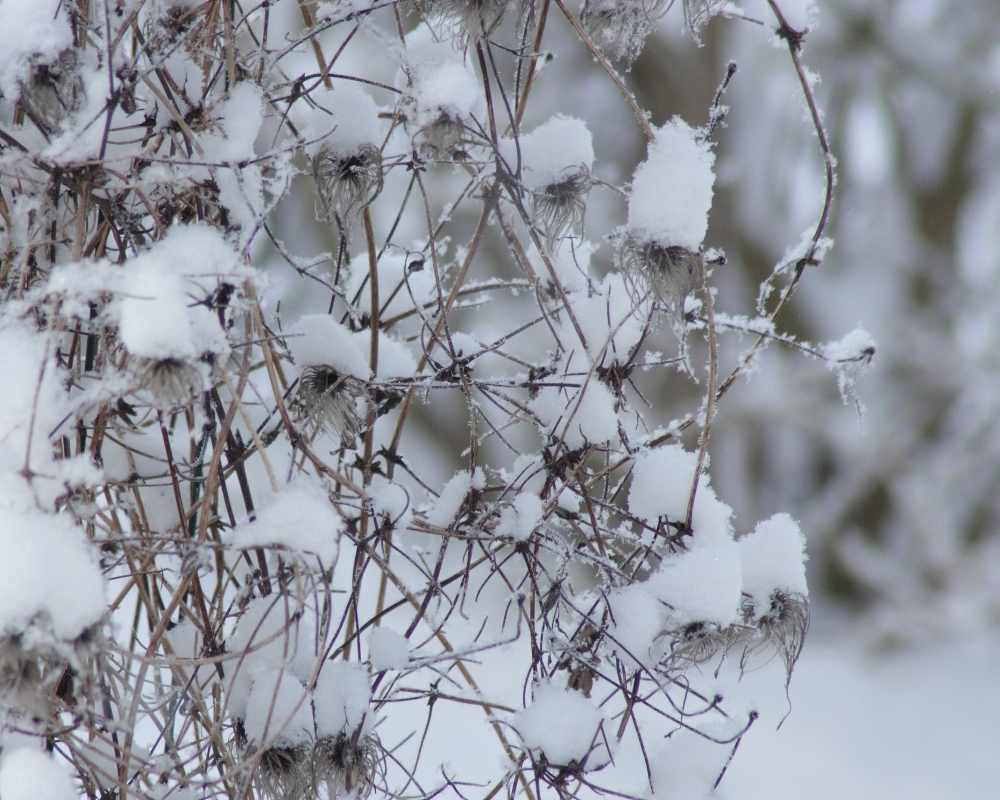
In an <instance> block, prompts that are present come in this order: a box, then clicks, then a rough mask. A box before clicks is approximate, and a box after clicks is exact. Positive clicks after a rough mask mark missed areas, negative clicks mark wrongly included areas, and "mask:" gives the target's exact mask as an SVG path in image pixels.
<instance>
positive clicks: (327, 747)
mask: <svg viewBox="0 0 1000 800" xmlns="http://www.w3.org/2000/svg"><path fill="white" fill-rule="evenodd" d="M312 755H313V775H314V780H315V781H316V788H318V787H319V785H320V784H321V783H326V791H327V796H328V797H331V798H334V797H342V796H344V795H350V796H352V797H355V798H357V800H364V799H365V798H366V797H368V795H369V794H371V791H372V789H373V788H374V787H375V782H376V780H377V779H378V777H379V776H380V775H381V774H382V772H383V771H384V758H383V754H382V743H381V742H380V741H379V738H378V736H376V735H375V734H373V733H372V734H368V735H367V736H360V735H359V734H358V733H355V734H353V735H352V734H347V733H340V734H338V735H337V736H324V737H321V738H319V739H317V740H316V744H315V746H314V747H313V754H312Z"/></svg>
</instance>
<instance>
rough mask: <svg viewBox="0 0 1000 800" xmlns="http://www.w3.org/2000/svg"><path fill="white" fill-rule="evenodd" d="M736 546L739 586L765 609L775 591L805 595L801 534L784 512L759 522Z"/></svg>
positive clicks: (759, 609) (795, 524) (806, 593)
mask: <svg viewBox="0 0 1000 800" xmlns="http://www.w3.org/2000/svg"><path fill="white" fill-rule="evenodd" d="M736 546H737V547H738V548H739V553H740V560H741V562H742V563H743V589H744V591H745V592H746V593H747V594H749V595H750V596H751V597H753V598H754V602H755V605H756V607H757V610H758V612H761V611H766V610H767V608H768V607H769V605H770V598H771V595H772V594H773V593H774V592H775V591H782V592H784V593H785V594H801V595H804V596H808V595H809V589H808V587H807V586H806V567H805V561H806V554H805V546H806V542H805V537H804V536H803V535H802V531H800V530H799V526H798V524H797V523H796V522H795V520H793V519H792V518H791V517H790V516H789V515H788V514H775V515H774V516H773V517H771V518H770V519H768V520H765V521H764V522H761V523H760V524H758V525H757V527H756V528H755V529H754V532H753V533H751V534H748V535H747V536H744V537H742V538H741V539H740V540H739V541H738V542H737V543H736Z"/></svg>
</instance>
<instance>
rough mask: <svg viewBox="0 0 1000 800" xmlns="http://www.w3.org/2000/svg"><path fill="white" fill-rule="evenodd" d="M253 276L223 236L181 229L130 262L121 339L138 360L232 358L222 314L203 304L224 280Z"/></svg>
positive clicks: (173, 230) (208, 230) (189, 227)
mask: <svg viewBox="0 0 1000 800" xmlns="http://www.w3.org/2000/svg"><path fill="white" fill-rule="evenodd" d="M248 274H249V273H248V272H247V271H246V270H245V269H244V268H243V267H242V264H241V262H240V259H239V256H238V255H237V254H236V252H235V251H234V250H233V249H232V248H231V247H230V246H229V244H227V243H226V241H225V239H223V237H222V234H221V233H220V232H219V231H218V230H217V229H214V228H210V227H208V226H207V225H197V224H192V225H175V226H174V227H172V228H171V229H170V230H169V231H167V235H166V236H165V237H164V238H163V239H162V240H161V241H159V242H157V243H156V244H154V245H153V246H152V247H151V248H149V249H148V250H146V251H143V252H141V253H140V254H139V255H137V256H136V257H134V258H132V259H131V260H130V262H129V269H128V271H127V272H126V273H125V275H124V277H123V279H122V283H121V289H120V290H121V292H122V294H123V295H124V298H123V299H122V301H121V305H120V309H119V314H120V321H119V326H120V330H119V335H120V337H121V340H122V342H123V343H124V344H125V346H126V347H127V348H128V350H129V352H130V353H131V354H132V355H134V356H140V357H143V358H153V359H165V358H178V359H191V358H195V357H197V356H200V355H201V354H202V353H206V352H212V353H226V352H228V347H229V345H228V341H227V338H226V332H225V331H224V330H223V329H222V326H221V325H219V318H218V314H217V312H216V311H215V310H214V309H211V308H209V307H208V303H206V302H203V301H207V300H209V299H210V298H211V296H212V295H213V294H214V292H215V291H216V290H217V288H218V284H219V282H220V280H222V279H228V280H229V281H230V282H233V281H239V282H242V280H243V279H244V278H245V277H246V276H247V275H248Z"/></svg>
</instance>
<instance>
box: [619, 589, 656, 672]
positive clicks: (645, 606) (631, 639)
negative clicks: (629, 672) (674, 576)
mask: <svg viewBox="0 0 1000 800" xmlns="http://www.w3.org/2000/svg"><path fill="white" fill-rule="evenodd" d="M608 605H609V606H610V609H611V616H612V619H613V621H614V622H613V625H612V626H611V631H610V633H611V637H612V642H613V645H614V648H615V650H616V652H617V653H618V655H619V657H620V658H621V659H622V661H623V662H624V663H625V665H626V666H627V667H628V668H630V669H635V668H636V667H638V666H644V667H652V666H653V665H654V664H657V663H658V662H659V661H660V659H662V658H663V656H664V655H666V652H667V648H668V647H669V640H668V639H667V638H666V637H664V636H661V634H662V633H663V632H664V630H666V627H667V608H666V606H664V605H663V603H662V602H661V601H660V600H659V599H657V598H656V597H654V596H653V594H652V593H651V592H650V591H649V590H648V589H647V588H646V587H645V586H644V585H643V584H641V583H634V584H632V585H631V586H626V587H625V588H623V589H619V590H618V591H617V592H613V593H611V594H609V595H608Z"/></svg>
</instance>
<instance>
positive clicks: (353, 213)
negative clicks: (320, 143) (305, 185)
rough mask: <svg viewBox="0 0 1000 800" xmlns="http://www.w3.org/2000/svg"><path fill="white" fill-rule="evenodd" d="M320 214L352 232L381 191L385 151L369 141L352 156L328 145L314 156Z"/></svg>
mask: <svg viewBox="0 0 1000 800" xmlns="http://www.w3.org/2000/svg"><path fill="white" fill-rule="evenodd" d="M312 169H313V179H314V180H315V181H316V197H317V200H318V202H319V216H320V217H321V218H323V219H325V220H326V221H327V222H331V223H334V222H335V223H336V224H337V227H338V228H340V232H341V234H342V235H344V236H347V235H349V234H350V232H351V229H352V228H353V227H354V225H355V223H357V221H358V217H359V216H360V215H361V212H362V211H363V210H364V208H365V207H366V206H367V205H368V204H369V203H371V202H372V201H373V200H374V199H375V198H376V197H378V195H379V192H381V191H382V153H381V151H379V149H378V148H377V147H375V146H374V145H371V144H366V145H363V146H362V147H361V149H360V150H358V152H356V153H354V154H353V155H349V156H342V155H337V154H335V153H334V151H333V150H331V149H330V148H328V147H325V148H323V149H322V150H320V151H319V152H318V153H317V154H316V156H315V157H314V158H313V163H312Z"/></svg>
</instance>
